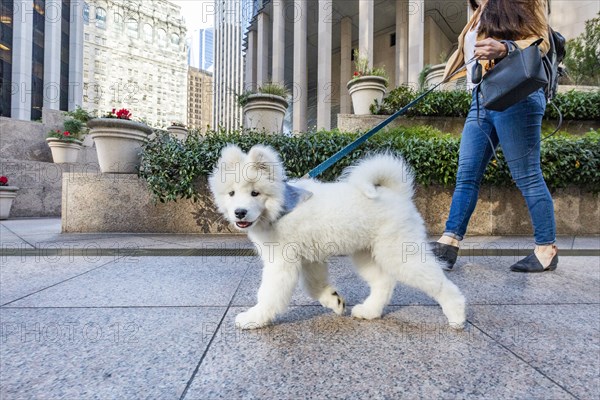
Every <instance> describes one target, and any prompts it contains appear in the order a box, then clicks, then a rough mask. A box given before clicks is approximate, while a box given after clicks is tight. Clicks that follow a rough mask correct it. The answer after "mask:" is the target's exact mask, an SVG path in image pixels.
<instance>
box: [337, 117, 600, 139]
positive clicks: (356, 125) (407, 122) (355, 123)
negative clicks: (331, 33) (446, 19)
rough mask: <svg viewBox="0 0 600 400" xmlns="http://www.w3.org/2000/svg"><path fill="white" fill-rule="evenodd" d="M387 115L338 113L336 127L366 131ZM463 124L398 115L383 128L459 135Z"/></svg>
mask: <svg viewBox="0 0 600 400" xmlns="http://www.w3.org/2000/svg"><path fill="white" fill-rule="evenodd" d="M387 117H388V116H386V115H354V114H339V115H338V121H337V127H338V129H339V130H340V131H341V132H366V131H368V130H369V129H371V128H373V127H374V126H376V125H377V124H379V123H381V122H382V121H384V120H385V119H386V118H387ZM464 124H465V119H464V118H457V117H398V118H397V119H396V120H394V121H392V122H391V123H390V124H389V125H388V126H387V127H386V128H384V129H385V130H389V129H393V128H397V127H399V126H407V127H409V126H423V125H429V126H432V127H434V128H437V129H439V130H441V131H442V132H444V133H453V134H455V135H459V134H460V133H461V132H462V130H463V126H464ZM542 125H543V127H544V129H552V130H554V129H555V128H556V126H557V125H558V121H554V120H544V121H543V122H542ZM560 129H561V130H562V131H565V132H569V133H571V134H573V135H582V134H585V133H586V132H589V131H590V129H600V121H563V124H562V126H561V128H560Z"/></svg>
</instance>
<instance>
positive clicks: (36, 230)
mask: <svg viewBox="0 0 600 400" xmlns="http://www.w3.org/2000/svg"><path fill="white" fill-rule="evenodd" d="M2 225H4V226H5V227H7V228H8V229H10V230H11V231H13V232H14V233H15V234H17V235H18V236H22V235H32V234H43V233H60V231H61V222H60V218H23V219H8V220H5V221H2Z"/></svg>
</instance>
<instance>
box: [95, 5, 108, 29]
mask: <svg viewBox="0 0 600 400" xmlns="http://www.w3.org/2000/svg"><path fill="white" fill-rule="evenodd" d="M96 27H97V28H100V29H106V10H105V9H104V8H102V7H98V8H96Z"/></svg>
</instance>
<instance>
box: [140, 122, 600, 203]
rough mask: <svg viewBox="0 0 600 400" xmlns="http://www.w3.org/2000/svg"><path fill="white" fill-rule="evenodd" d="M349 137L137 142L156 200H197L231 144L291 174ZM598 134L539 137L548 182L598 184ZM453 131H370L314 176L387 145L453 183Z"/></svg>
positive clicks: (495, 171)
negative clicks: (271, 152) (269, 154)
mask: <svg viewBox="0 0 600 400" xmlns="http://www.w3.org/2000/svg"><path fill="white" fill-rule="evenodd" d="M355 138H356V135H354V134H345V133H339V132H335V131H334V132H317V133H311V134H305V135H298V136H282V135H266V134H260V133H231V134H228V133H225V132H211V133H209V134H208V135H207V136H206V137H205V138H202V137H201V136H198V135H194V134H192V135H190V136H189V137H188V139H187V140H186V141H185V142H184V143H183V142H180V141H178V140H176V139H174V138H173V137H172V136H170V135H168V134H165V133H159V134H158V135H157V137H156V139H155V140H153V141H151V142H149V143H148V144H147V145H146V146H145V149H144V154H143V157H142V165H141V168H140V176H141V177H142V178H144V179H145V180H146V181H147V183H148V185H149V188H150V190H151V191H152V192H153V194H154V195H155V196H156V198H157V199H158V200H159V201H161V202H166V201H175V200H177V199H178V198H187V199H197V195H198V194H197V189H196V183H197V182H198V178H199V177H201V176H206V175H208V174H209V173H210V172H211V171H212V169H213V167H214V166H215V165H216V163H217V160H218V158H219V153H220V151H221V149H222V148H223V147H224V146H225V145H226V144H228V143H235V144H237V145H239V146H240V147H241V148H242V149H243V150H245V151H247V150H248V149H250V147H252V146H253V145H255V144H258V143H261V144H267V145H271V146H273V147H274V148H275V149H276V150H277V151H279V153H280V154H281V157H282V159H283V162H284V164H285V167H286V170H287V171H288V175H289V176H290V177H301V176H303V175H304V174H306V173H307V172H308V171H310V170H311V169H312V168H314V167H315V166H317V165H318V164H319V163H320V162H322V161H324V160H326V159H327V158H328V157H329V156H331V155H333V154H334V153H335V152H337V151H338V150H339V149H341V148H342V147H344V146H345V145H347V144H348V143H350V142H351V141H352V140H353V139H355ZM599 139H600V133H599V132H598V131H592V132H590V133H589V134H587V135H585V136H583V137H571V136H567V135H561V136H555V137H552V138H549V139H547V140H545V141H544V142H543V143H542V169H543V173H544V177H545V178H546V182H547V183H548V186H549V187H550V188H551V189H556V188H562V187H566V186H568V185H578V186H582V187H585V188H587V189H588V190H590V191H593V192H598V191H600V143H599ZM459 143H460V138H457V137H453V136H451V135H449V134H442V133H441V132H439V131H438V130H436V129H434V128H430V127H415V128H399V129H396V130H391V131H389V132H385V133H380V134H378V135H375V136H374V137H373V138H371V140H369V141H368V142H367V143H365V144H364V145H363V146H362V147H360V148H359V149H357V150H356V151H354V152H353V153H352V154H350V155H349V156H347V157H345V158H344V159H342V160H341V161H340V162H338V163H337V164H335V165H334V166H333V167H332V168H331V169H329V170H327V171H326V172H325V173H324V174H323V175H322V176H321V177H320V179H322V180H333V179H335V178H336V177H337V176H339V174H340V172H341V171H342V170H343V169H344V168H345V167H347V166H348V165H350V164H352V163H353V162H354V161H355V160H357V159H360V158H362V157H364V156H365V155H367V154H369V153H372V152H381V151H386V150H387V151H391V152H393V153H396V154H400V155H402V156H403V157H404V158H405V159H406V160H407V162H408V163H409V164H410V165H411V166H413V168H414V170H415V174H416V181H417V183H419V184H422V185H431V184H441V185H453V184H454V182H455V180H456V170H457V164H458V149H459ZM498 158H499V161H500V162H499V164H498V163H496V161H495V160H493V161H492V163H490V165H489V167H488V169H487V171H486V174H485V176H484V184H489V185H500V186H505V185H512V180H511V178H510V174H509V172H508V168H507V165H506V163H505V161H504V158H503V155H502V151H501V150H500V151H498Z"/></svg>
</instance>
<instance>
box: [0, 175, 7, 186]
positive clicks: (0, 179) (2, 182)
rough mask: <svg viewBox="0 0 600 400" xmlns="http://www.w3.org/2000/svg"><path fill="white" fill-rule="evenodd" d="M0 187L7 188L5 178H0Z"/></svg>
mask: <svg viewBox="0 0 600 400" xmlns="http://www.w3.org/2000/svg"><path fill="white" fill-rule="evenodd" d="M0 186H8V178H7V177H5V176H0Z"/></svg>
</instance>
